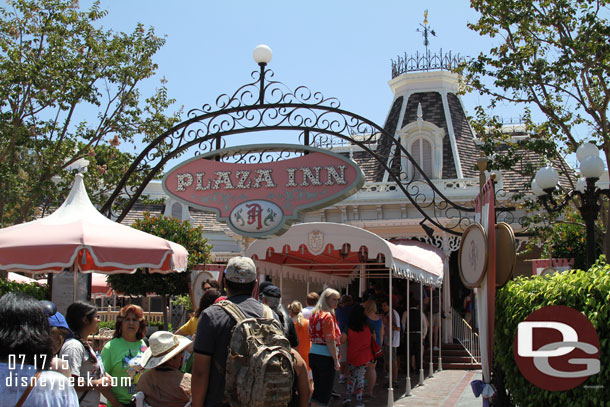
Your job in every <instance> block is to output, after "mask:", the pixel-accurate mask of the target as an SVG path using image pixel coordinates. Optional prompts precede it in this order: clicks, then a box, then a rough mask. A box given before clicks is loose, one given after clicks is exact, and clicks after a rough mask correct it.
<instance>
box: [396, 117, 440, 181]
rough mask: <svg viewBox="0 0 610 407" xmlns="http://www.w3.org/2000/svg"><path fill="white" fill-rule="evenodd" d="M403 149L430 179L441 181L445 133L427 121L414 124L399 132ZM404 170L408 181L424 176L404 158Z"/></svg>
mask: <svg viewBox="0 0 610 407" xmlns="http://www.w3.org/2000/svg"><path fill="white" fill-rule="evenodd" d="M398 135H399V136H400V140H401V143H402V145H403V147H404V148H405V149H406V150H407V151H408V152H409V154H411V156H412V157H413V159H414V160H415V162H416V163H417V165H419V167H420V168H421V169H422V171H423V172H424V173H425V174H426V176H427V177H428V178H430V179H439V178H441V176H442V172H443V137H444V136H445V131H444V130H443V129H442V128H440V127H437V126H436V125H434V124H433V123H430V122H426V121H423V120H421V121H417V122H412V123H409V124H408V125H406V126H405V127H403V128H402V129H400V131H399V132H398ZM402 169H403V171H404V172H405V173H406V177H405V178H406V179H409V180H412V179H415V180H420V179H423V178H424V177H423V175H422V174H421V173H420V172H419V171H416V170H415V168H414V166H413V164H412V163H411V162H410V161H408V160H407V158H406V157H404V156H403V157H402Z"/></svg>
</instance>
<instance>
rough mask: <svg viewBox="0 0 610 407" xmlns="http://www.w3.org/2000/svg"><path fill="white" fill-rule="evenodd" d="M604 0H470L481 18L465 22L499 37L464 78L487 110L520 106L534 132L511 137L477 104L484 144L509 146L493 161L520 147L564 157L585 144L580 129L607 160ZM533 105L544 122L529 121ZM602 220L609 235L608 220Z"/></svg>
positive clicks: (609, 37)
mask: <svg viewBox="0 0 610 407" xmlns="http://www.w3.org/2000/svg"><path fill="white" fill-rule="evenodd" d="M607 4H608V2H607V1H603V0H601V1H595V0H520V1H514V0H471V6H472V8H474V9H475V10H476V11H478V12H479V13H480V17H479V19H478V21H476V22H475V23H470V24H468V26H469V28H471V29H472V30H474V31H476V32H478V33H479V34H480V35H483V36H488V37H491V38H493V39H496V40H497V45H496V46H494V47H492V48H491V49H490V50H489V51H488V52H487V53H481V54H480V55H479V56H478V57H476V58H473V59H471V60H470V61H468V62H466V63H465V64H464V65H463V66H462V67H461V72H462V73H463V74H464V78H465V83H466V84H467V86H469V87H470V89H476V90H477V91H479V92H480V93H481V94H482V95H486V96H488V97H489V98H490V104H489V106H488V108H489V109H493V108H495V107H496V106H497V104H498V103H500V102H505V103H509V104H512V103H514V104H518V105H521V106H523V108H524V111H525V115H524V121H525V123H526V124H527V130H528V132H529V133H530V134H531V135H532V136H531V137H530V139H528V140H521V141H520V142H519V143H515V142H511V141H510V140H508V138H509V137H510V135H507V134H503V133H502V132H501V131H500V123H499V121H498V119H497V118H495V117H493V116H490V115H489V114H488V113H487V112H486V111H485V109H483V108H482V107H479V108H477V120H476V121H475V125H476V127H478V129H477V130H478V133H479V134H481V135H482V136H483V138H484V139H485V140H486V142H487V143H488V144H487V147H488V149H487V150H488V151H491V150H493V149H494V148H495V146H493V144H496V146H497V144H498V142H499V143H503V144H504V145H509V147H510V148H509V151H507V152H506V154H503V155H502V156H500V155H498V156H496V157H494V158H495V160H496V163H493V162H492V163H491V166H492V168H493V166H494V165H496V168H497V167H501V166H502V165H512V164H514V162H515V161H514V160H518V157H517V155H515V152H518V151H523V149H529V150H533V151H536V152H537V153H540V154H543V155H546V156H547V157H548V158H549V159H550V160H556V161H557V162H563V160H562V159H561V158H562V157H565V155H567V154H568V153H571V152H574V151H575V150H576V148H577V147H578V146H579V145H580V144H581V143H582V141H583V140H582V137H581V136H582V134H583V132H586V133H587V137H586V138H587V139H589V140H590V141H593V142H595V143H596V144H597V145H598V147H600V148H601V149H602V150H603V153H604V156H605V159H606V163H608V162H609V158H610V121H609V120H608V106H609V103H610V81H609V79H610V24H609V23H608V17H609V16H610V13H609V11H608V8H607ZM534 111H539V112H540V113H542V116H543V120H542V121H540V122H537V123H534V120H532V113H534ZM579 135H580V136H579ZM558 170H560V171H562V172H563V173H564V175H565V176H566V177H567V178H566V179H567V181H568V182H569V183H570V184H571V185H570V186H571V187H572V188H573V187H574V179H573V178H572V177H571V174H570V172H571V170H570V169H569V168H566V167H565V166H564V168H558ZM530 171H531V168H530ZM528 175H529V174H528ZM606 213H607V212H606ZM605 224H606V225H605V227H606V236H610V233H608V225H610V222H605ZM608 246H610V239H607V242H606V244H605V252H606V253H607V254H608V252H610V250H609V249H608Z"/></svg>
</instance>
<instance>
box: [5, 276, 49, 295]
mask: <svg viewBox="0 0 610 407" xmlns="http://www.w3.org/2000/svg"><path fill="white" fill-rule="evenodd" d="M10 292H20V293H24V294H27V295H30V296H32V297H34V298H36V299H37V300H48V299H49V298H50V297H49V289H48V288H47V286H39V285H38V284H36V283H16V282H15V281H8V280H4V279H1V278H0V297H1V296H3V295H4V294H6V293H10Z"/></svg>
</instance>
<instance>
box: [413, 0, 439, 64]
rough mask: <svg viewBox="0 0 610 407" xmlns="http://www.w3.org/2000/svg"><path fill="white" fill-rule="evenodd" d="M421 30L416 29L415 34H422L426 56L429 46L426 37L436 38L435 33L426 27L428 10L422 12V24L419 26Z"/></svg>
mask: <svg viewBox="0 0 610 407" xmlns="http://www.w3.org/2000/svg"><path fill="white" fill-rule="evenodd" d="M419 25H420V27H421V29H419V28H418V29H417V30H416V31H417V32H420V33H422V37H424V46H425V47H426V55H428V45H430V41H429V40H428V35H432V36H434V37H436V33H435V32H434V30H433V29H432V28H430V26H429V25H428V10H427V9H426V10H424V23H423V24H421V23H420V24H419Z"/></svg>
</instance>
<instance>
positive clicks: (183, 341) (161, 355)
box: [142, 331, 191, 369]
mask: <svg viewBox="0 0 610 407" xmlns="http://www.w3.org/2000/svg"><path fill="white" fill-rule="evenodd" d="M148 341H149V343H150V345H149V347H148V349H146V351H145V352H144V355H143V356H142V366H144V368H145V369H152V368H155V367H157V366H160V365H162V364H163V363H165V362H167V361H168V360H170V359H171V358H173V357H174V356H176V355H177V354H178V353H180V352H182V351H183V350H184V348H186V347H187V346H189V345H190V344H191V340H190V339H187V338H185V337H184V336H180V335H174V334H173V333H171V332H168V331H157V332H155V333H153V334H152V335H151V336H150V338H149V339H148Z"/></svg>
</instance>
